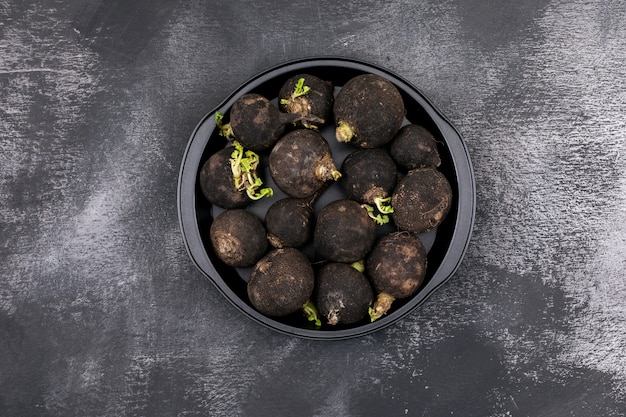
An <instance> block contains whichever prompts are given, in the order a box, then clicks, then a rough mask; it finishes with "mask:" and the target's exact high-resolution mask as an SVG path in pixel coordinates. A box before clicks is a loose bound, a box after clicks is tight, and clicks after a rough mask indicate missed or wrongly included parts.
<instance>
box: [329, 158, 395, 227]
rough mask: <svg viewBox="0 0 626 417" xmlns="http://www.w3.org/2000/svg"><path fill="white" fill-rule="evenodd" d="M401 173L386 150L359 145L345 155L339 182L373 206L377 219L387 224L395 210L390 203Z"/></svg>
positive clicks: (374, 216)
mask: <svg viewBox="0 0 626 417" xmlns="http://www.w3.org/2000/svg"><path fill="white" fill-rule="evenodd" d="M397 177H398V172H397V169H396V164H395V163H394V162H393V160H392V159H391V157H390V156H389V154H387V152H386V151H385V150H383V149H381V148H372V149H357V150H355V151H354V152H352V153H350V154H349V155H348V156H347V157H346V159H344V161H343V164H342V165H341V179H340V180H339V184H340V185H341V187H342V188H343V190H344V191H345V193H346V194H347V196H348V197H349V198H351V199H353V200H356V201H358V202H360V203H363V204H367V205H368V206H369V207H367V210H368V213H369V214H370V217H372V218H373V219H374V220H375V221H376V223H378V224H385V223H387V222H389V216H388V215H389V214H391V213H393V208H392V206H391V204H390V203H391V194H392V193H393V190H394V187H395V186H396V180H397ZM374 208H376V210H377V213H375V210H374Z"/></svg>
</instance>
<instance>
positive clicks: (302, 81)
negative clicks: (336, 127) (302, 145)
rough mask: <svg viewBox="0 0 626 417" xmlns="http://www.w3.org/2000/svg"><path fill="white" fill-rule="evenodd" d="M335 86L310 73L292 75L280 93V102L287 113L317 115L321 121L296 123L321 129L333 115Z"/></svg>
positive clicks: (280, 105)
mask: <svg viewBox="0 0 626 417" xmlns="http://www.w3.org/2000/svg"><path fill="white" fill-rule="evenodd" d="M334 99H335V97H334V87H333V84H332V83H331V82H328V81H324V80H322V79H321V78H318V77H316V76H314V75H310V74H298V75H294V76H293V77H290V78H289V79H288V80H287V81H286V82H285V83H284V84H283V86H282V87H281V89H280V91H279V93H278V104H279V107H280V109H281V110H282V111H284V112H286V113H294V114H305V115H311V116H315V117H317V118H318V119H319V121H308V120H302V121H299V122H297V123H296V124H297V125H298V126H301V127H305V128H312V129H319V128H320V127H321V126H322V125H323V124H324V123H325V122H326V121H328V120H330V119H331V117H332V109H333V103H334Z"/></svg>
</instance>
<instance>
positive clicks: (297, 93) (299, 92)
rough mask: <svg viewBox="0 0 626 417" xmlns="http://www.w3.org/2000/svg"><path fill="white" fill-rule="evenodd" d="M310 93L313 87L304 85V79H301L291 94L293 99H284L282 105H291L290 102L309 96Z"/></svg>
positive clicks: (281, 101)
mask: <svg viewBox="0 0 626 417" xmlns="http://www.w3.org/2000/svg"><path fill="white" fill-rule="evenodd" d="M309 91H311V87H309V86H306V85H304V78H300V79H299V80H298V82H297V83H296V88H294V90H293V93H291V99H286V98H283V99H281V100H280V104H289V102H290V101H292V100H295V99H296V98H298V97H301V96H305V95H307V94H308V93H309Z"/></svg>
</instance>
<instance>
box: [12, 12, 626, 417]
mask: <svg viewBox="0 0 626 417" xmlns="http://www.w3.org/2000/svg"><path fill="white" fill-rule="evenodd" d="M262 3H263V2H253V1H213V2H208V1H199V0H194V1H182V0H180V1H165V0H152V1H148V0H138V1H134V2H130V1H122V0H90V1H78V0H57V1H44V0H29V1H22V2H18V1H7V0H4V1H0V236H1V239H0V415H2V416H207V415H209V416H277V415H281V416H283V415H284V416H300V417H304V416H316V417H322V416H335V417H336V416H346V417H350V416H354V417H356V416H370V415H371V416H383V415H385V416H403V415H409V416H434V417H437V416H448V415H450V416H452V415H454V416H468V417H473V416H476V417H504V416H533V417H535V416H546V417H547V416H551V417H560V416H604V417H617V416H623V415H624V412H625V411H624V410H626V354H625V353H624V352H626V66H625V65H624V62H626V41H625V40H626V5H625V4H624V2H623V1H621V0H608V1H601V0H567V1H566V0H520V1H516V2H499V1H495V0H447V1H438V0H416V1H408V0H404V1H398V2H380V1H369V0H368V1H345V2H333V1H329V0H318V1H311V2H305V1H302V0H295V1H275V2H271V3H270V2H267V3H269V4H262ZM504 3H510V4H509V5H505V4H504ZM315 55H339V56H347V57H354V58H358V59H364V60H367V61H371V62H373V63H377V64H381V65H383V66H386V67H388V68H389V69H391V70H393V71H395V72H396V73H398V74H400V75H401V76H403V77H404V78H406V79H408V80H409V81H410V82H412V83H413V84H415V85H416V86H418V87H419V88H420V89H421V90H422V91H423V92H424V93H425V94H426V95H427V96H429V97H430V98H431V99H432V101H433V102H434V103H435V104H436V105H437V106H438V107H439V108H440V109H441V110H442V111H443V113H444V114H446V115H447V116H448V117H449V119H450V120H451V121H452V123H453V124H454V125H455V126H456V127H457V128H458V130H459V131H460V132H461V134H462V135H463V137H464V138H465V140H466V142H467V145H468V148H469V150H470V154H471V158H472V160H473V163H474V168H475V174H476V181H477V207H478V208H477V214H476V225H475V230H474V234H473V237H472V241H471V243H470V246H469V249H468V252H467V255H466V257H465V259H464V261H463V263H462V265H461V267H460V269H459V270H458V272H457V273H456V274H455V275H454V277H453V278H452V279H451V280H450V281H449V282H448V283H447V284H446V285H445V286H444V287H443V288H442V289H441V290H440V291H439V292H437V293H436V294H435V295H434V296H432V297H431V298H430V299H429V300H428V302H427V303H426V304H425V305H424V306H423V307H422V308H420V309H419V310H418V311H416V312H414V313H413V314H411V315H409V316H408V317H407V318H406V319H404V320H402V321H401V322H399V323H398V324H396V325H393V326H391V327H389V328H387V329H385V330H382V331H380V332H377V333H375V334H372V335H369V336H366V337H361V338H358V339H353V340H348V341H342V342H331V343H328V342H321V343H320V342H312V341H307V340H301V339H296V338H290V337H286V336H282V335H280V334H277V333H275V332H273V331H271V330H268V329H265V328H263V327H261V326H259V325H257V324H255V323H253V322H252V321H250V320H248V319H247V318H245V317H244V316H243V315H242V314H240V313H239V312H238V311H236V310H235V309H234V308H233V307H232V306H231V305H230V304H228V303H227V302H226V301H225V299H224V298H223V297H222V296H221V295H220V294H219V293H218V291H217V290H216V289H215V288H214V287H213V286H212V285H211V284H210V283H209V282H207V281H206V280H205V279H204V278H203V276H202V275H201V274H200V272H198V271H197V270H196V269H195V267H194V266H193V264H192V263H191V261H190V259H189V257H188V255H187V253H186V251H185V248H184V246H183V243H182V240H181V236H180V232H179V226H178V218H177V211H176V182H177V176H178V170H179V167H180V161H181V158H182V155H183V152H184V149H185V146H186V144H187V140H188V138H189V135H190V133H191V132H192V130H193V128H194V127H195V125H196V123H197V122H198V121H199V120H200V119H201V117H202V116H203V115H204V114H205V113H206V112H208V111H209V110H211V108H212V107H213V106H215V105H217V104H218V103H219V102H220V101H221V100H222V99H223V98H224V97H225V96H226V95H228V94H229V93H230V92H231V91H232V90H233V89H234V88H236V87H237V86H239V85H240V84H241V83H243V82H244V81H245V80H247V79H248V78H249V77H251V76H252V75H254V74H255V73H257V72H259V71H261V70H263V69H266V68H268V67H270V66H273V65H275V64H278V63H281V62H284V61H287V60H290V59H295V58H300V57H308V56H315Z"/></svg>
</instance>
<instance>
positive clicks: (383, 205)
mask: <svg viewBox="0 0 626 417" xmlns="http://www.w3.org/2000/svg"><path fill="white" fill-rule="evenodd" d="M390 203H391V197H387V198H382V197H376V198H375V199H374V204H375V205H376V208H377V209H378V211H380V212H381V213H383V214H391V213H393V207H391V204H390Z"/></svg>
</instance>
